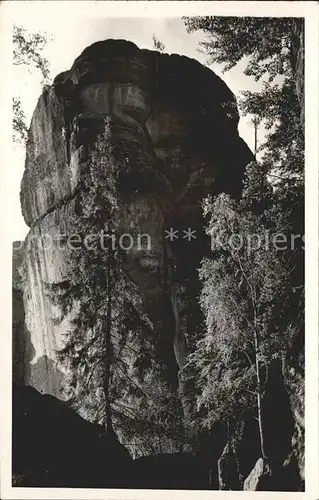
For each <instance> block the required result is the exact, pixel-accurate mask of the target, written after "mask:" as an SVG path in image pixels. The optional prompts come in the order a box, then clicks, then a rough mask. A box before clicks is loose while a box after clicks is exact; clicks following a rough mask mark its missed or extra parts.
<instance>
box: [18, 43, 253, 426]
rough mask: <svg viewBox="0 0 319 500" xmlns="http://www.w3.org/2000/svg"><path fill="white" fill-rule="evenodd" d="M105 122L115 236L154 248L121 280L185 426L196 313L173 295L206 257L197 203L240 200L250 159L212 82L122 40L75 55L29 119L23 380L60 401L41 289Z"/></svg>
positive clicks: (227, 102) (62, 251)
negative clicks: (116, 183) (113, 176)
mask: <svg viewBox="0 0 319 500" xmlns="http://www.w3.org/2000/svg"><path fill="white" fill-rule="evenodd" d="M106 118H107V119H108V123H109V126H110V130H111V143H112V148H113V154H114V157H115V160H116V164H117V168H118V169H119V171H120V178H121V182H120V187H119V196H120V197H121V199H122V201H123V205H122V207H121V211H120V212H119V214H118V220H119V227H120V228H121V231H122V233H130V234H131V235H132V236H133V237H135V236H136V235H137V234H144V233H147V234H148V235H149V236H150V238H151V241H152V246H151V249H138V250H137V249H136V248H135V247H134V248H133V249H132V250H130V251H128V259H129V261H130V264H131V265H130V266H129V267H130V268H131V275H132V277H134V279H135V281H136V282H137V283H138V285H139V287H140V291H141V294H142V296H143V301H144V304H145V308H146V312H147V314H148V316H149V317H150V318H151V320H152V323H153V324H154V325H155V328H156V331H157V332H158V338H159V339H161V343H162V345H161V352H162V353H163V357H164V359H163V361H164V364H166V365H167V367H168V370H169V372H170V373H171V376H172V379H173V381H174V380H175V383H176V384H177V386H178V387H179V393H180V397H181V401H182V406H183V408H184V413H185V419H186V420H187V419H188V418H190V411H191V402H190V401H189V400H188V396H187V387H186V382H185V381H183V380H181V379H180V378H179V377H178V372H179V370H180V369H181V368H182V367H183V364H184V360H185V356H186V354H187V342H188V340H187V339H189V338H191V335H192V332H193V331H194V329H195V328H196V327H197V325H195V322H194V319H193V320H192V318H194V317H195V316H196V314H197V317H198V314H199V311H198V306H194V305H192V304H189V303H187V304H186V303H183V300H184V299H183V297H184V296H185V295H186V296H187V294H188V295H189V293H190V291H192V293H193V294H196V291H197V289H198V277H197V268H198V264H199V262H200V261H201V259H202V258H203V256H204V255H205V254H206V253H207V252H208V251H209V241H208V238H207V237H206V236H205V234H204V230H203V221H202V215H201V207H200V203H201V200H202V198H203V197H204V196H205V195H207V194H209V193H217V192H220V191H222V190H223V191H227V192H230V193H232V194H234V195H236V194H238V193H239V192H240V190H241V180H242V176H243V171H244V168H245V165H246V164H247V163H248V162H249V161H250V160H251V159H252V154H251V152H250V151H249V149H248V147H247V146H246V144H245V143H244V142H243V141H242V139H241V138H240V137H239V135H238V131H237V125H238V112H237V108H236V103H235V98H234V96H233V94H232V93H231V91H230V90H229V89H228V88H227V86H226V85H225V84H224V82H223V81H222V80H221V79H220V78H219V77H217V76H216V75H215V74H214V73H213V72H212V71H210V70H209V69H208V68H205V67H203V66H202V65H200V64H199V63H198V62H196V61H195V60H191V59H188V58H186V57H183V56H179V55H166V54H160V53H157V52H153V51H148V50H140V49H138V48H137V47H136V46H135V45H134V44H132V43H130V42H127V41H122V40H106V41H103V42H98V43H95V44H94V45H92V46H90V47H88V48H87V49H85V50H84V51H83V53H82V54H81V55H80V56H79V57H78V58H77V59H76V60H75V62H74V64H73V66H72V68H71V69H70V70H69V71H66V72H64V73H62V74H60V75H58V76H57V77H56V78H55V80H54V83H53V85H52V86H51V87H50V88H47V89H45V90H44V91H43V94H42V95H41V97H40V99H39V101H38V104H37V107H36V109H35V112H34V115H33V118H32V122H31V129H30V139H29V143H28V147H27V156H26V163H25V172H24V176H23V180H22V184H21V205H22V211H23V215H24V218H25V221H26V223H27V224H28V225H29V226H30V232H29V234H28V236H27V238H26V241H25V260H24V270H25V287H24V303H25V314H26V326H27V328H28V330H29V332H30V335H31V340H32V343H33V345H34V348H35V358H34V360H33V364H31V373H30V379H29V381H30V383H31V385H33V386H34V387H36V388H37V389H38V390H44V391H45V392H49V393H51V394H53V395H56V396H58V397H62V396H61V390H60V389H61V387H60V374H59V372H56V368H55V366H54V351H55V350H56V349H58V348H59V346H61V336H62V334H63V333H64V332H65V331H66V329H67V328H68V324H67V321H65V322H64V323H62V325H60V326H59V327H58V326H56V325H55V324H54V323H53V317H54V315H55V314H56V311H55V310H54V308H53V306H52V303H51V301H50V299H49V298H48V296H47V294H46V293H45V286H44V284H45V282H49V283H55V282H59V281H62V280H63V278H64V276H65V274H66V272H67V266H68V260H67V249H66V247H65V246H64V245H63V241H62V240H63V238H61V236H62V235H69V234H70V233H72V227H71V223H70V221H71V220H72V217H74V214H75V212H76V201H77V196H78V194H79V192H80V191H81V189H82V185H81V179H82V177H81V176H82V173H83V169H85V168H86V166H87V164H88V162H89V160H90V158H91V156H92V154H93V151H94V147H95V141H96V137H97V135H98V133H100V132H101V130H103V127H104V123H105V119H106ZM171 227H173V228H174V229H176V230H178V231H179V234H180V238H179V239H178V241H177V240H176V241H172V242H169V240H168V239H167V238H165V229H169V228H171ZM189 227H190V228H191V229H192V230H194V231H196V233H195V234H196V240H194V241H192V242H189V241H187V239H185V238H182V235H183V234H184V233H183V230H187V229H188V228H189ZM61 242H62V243H61ZM184 292H186V293H184ZM192 307H193V309H192ZM196 307H197V310H196ZM43 356H44V357H45V358H44V359H45V360H46V363H42V365H43V368H44V369H46V370H47V373H46V376H41V377H40V379H39V378H38V377H37V375H36V373H37V372H36V369H35V368H34V367H35V365H36V363H37V362H38V360H39V359H41V358H42V357H43ZM42 365H41V366H42ZM44 380H46V381H47V382H44Z"/></svg>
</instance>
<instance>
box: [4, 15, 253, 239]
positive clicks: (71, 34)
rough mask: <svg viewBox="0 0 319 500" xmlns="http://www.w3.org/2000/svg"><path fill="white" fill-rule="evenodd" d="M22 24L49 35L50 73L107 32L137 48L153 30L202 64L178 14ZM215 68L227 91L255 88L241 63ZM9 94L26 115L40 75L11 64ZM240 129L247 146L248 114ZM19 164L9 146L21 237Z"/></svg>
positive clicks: (147, 44) (19, 151)
mask: <svg viewBox="0 0 319 500" xmlns="http://www.w3.org/2000/svg"><path fill="white" fill-rule="evenodd" d="M15 22H16V24H17V25H18V26H22V27H24V28H25V29H27V30H28V31H30V32H43V31H45V32H47V34H48V35H49V37H51V38H52V40H51V41H49V42H48V44H47V48H46V51H45V56H46V57H47V59H48V60H49V63H50V68H51V76H52V78H54V77H55V76H56V75H57V74H58V73H60V72H61V71H65V70H67V69H69V68H70V67H71V65H72V63H73V61H74V59H75V58H76V57H77V56H78V55H79V54H80V52H82V50H83V49H84V48H85V47H87V46H88V45H90V44H92V43H94V42H96V41H98V40H104V39H107V38H121V39H125V40H131V41H132V42H134V43H135V44H136V45H138V46H139V47H140V48H147V49H152V48H153V39H152V37H153V35H155V36H156V37H157V38H158V39H159V40H160V41H161V42H162V43H163V44H164V45H165V52H167V53H178V54H184V55H186V56H188V57H192V58H194V59H197V60H198V61H200V62H201V63H203V64H205V63H206V59H205V55H204V54H202V53H201V52H199V50H198V49H199V41H200V40H203V36H204V35H203V33H200V32H196V33H192V34H187V33H186V29H185V26H184V23H183V21H182V20H181V19H180V18H134V19H132V18H105V17H104V18H94V19H87V18H86V19H83V18H77V17H74V18H73V17H71V18H67V19H66V18H63V16H61V19H59V21H58V22H57V18H56V17H54V18H53V20H52V18H51V16H47V17H43V16H41V17H38V18H34V17H31V16H30V17H29V18H27V19H23V20H22V21H19V20H18V19H17V20H15ZM210 67H211V69H212V70H213V71H215V73H217V74H218V75H219V76H221V77H222V78H223V80H224V81H225V82H226V83H227V85H228V86H229V88H230V89H231V90H232V92H233V93H234V94H235V95H236V96H238V95H239V93H240V91H242V90H256V89H257V88H258V86H257V84H256V83H255V82H254V81H253V80H252V78H250V77H247V76H245V75H244V74H243V72H242V65H238V66H237V67H236V68H234V69H233V70H231V71H229V72H227V73H225V74H223V73H222V68H221V67H220V66H219V65H212V66H210ZM13 74H14V81H13V95H16V96H19V97H20V99H21V101H22V105H23V108H24V111H25V114H26V116H27V119H28V121H29V120H30V119H31V116H32V112H33V110H34V108H35V105H36V102H37V99H38V97H39V95H40V93H41V85H40V76H39V75H38V74H37V73H35V72H33V73H30V72H29V71H28V70H27V68H26V67H22V66H19V67H17V66H16V67H14V69H13ZM239 132H240V135H241V136H242V137H243V139H244V140H245V141H246V142H247V144H248V145H249V146H250V148H251V149H253V144H254V130H253V126H252V125H251V124H250V123H249V121H248V120H247V119H241V120H240V124H239ZM23 169H24V150H23V148H21V147H17V148H16V150H15V151H14V170H13V172H14V178H13V182H12V189H13V193H12V197H13V199H14V200H16V201H14V203H13V207H12V208H13V214H12V216H13V231H12V233H13V238H14V239H15V240H19V239H24V237H25V236H26V234H27V232H28V228H27V226H26V225H25V223H24V221H23V218H22V215H21V210H20V201H19V190H20V181H21V178H22V174H23Z"/></svg>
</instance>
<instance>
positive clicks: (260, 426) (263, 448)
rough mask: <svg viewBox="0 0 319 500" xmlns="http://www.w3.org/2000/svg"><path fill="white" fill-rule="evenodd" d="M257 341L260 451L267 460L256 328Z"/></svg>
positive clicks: (256, 344)
mask: <svg viewBox="0 0 319 500" xmlns="http://www.w3.org/2000/svg"><path fill="white" fill-rule="evenodd" d="M254 340H255V351H256V378H257V391H256V392H257V414H258V427H259V437H260V449H261V455H262V458H266V453H265V442H264V428H263V411H262V398H261V381H260V363H259V359H258V355H259V341H258V333H257V330H256V328H255V332H254Z"/></svg>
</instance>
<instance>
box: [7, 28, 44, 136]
mask: <svg viewBox="0 0 319 500" xmlns="http://www.w3.org/2000/svg"><path fill="white" fill-rule="evenodd" d="M12 36H13V65H14V66H26V67H28V68H29V69H30V70H31V69H36V70H37V71H39V72H40V74H41V78H42V82H41V83H42V85H45V84H47V83H48V82H49V76H50V69H49V62H48V60H47V59H46V58H45V57H44V55H43V51H44V49H45V46H46V44H47V40H48V37H47V34H46V33H28V32H27V31H26V30H25V29H24V28H22V27H21V26H15V25H14V26H13V33H12ZM27 135H28V126H27V123H26V116H25V113H24V111H23V106H22V103H21V98H20V97H17V96H15V97H13V141H14V142H15V143H22V144H24V143H25V142H26V140H27Z"/></svg>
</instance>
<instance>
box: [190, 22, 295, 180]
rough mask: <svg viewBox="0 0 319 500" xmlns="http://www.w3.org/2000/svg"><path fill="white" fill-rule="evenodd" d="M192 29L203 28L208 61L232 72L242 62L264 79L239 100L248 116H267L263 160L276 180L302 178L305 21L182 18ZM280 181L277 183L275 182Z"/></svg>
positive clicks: (255, 76)
mask: <svg viewBox="0 0 319 500" xmlns="http://www.w3.org/2000/svg"><path fill="white" fill-rule="evenodd" d="M184 22H185V25H186V28H187V30H188V31H189V32H192V31H194V30H203V32H204V33H205V35H206V39H205V40H204V41H203V42H202V43H201V45H202V48H203V50H204V52H205V53H206V54H207V58H208V63H209V64H213V63H217V64H222V65H223V66H224V71H228V70H230V69H231V68H233V67H234V66H236V65H237V64H238V63H239V62H242V63H243V64H244V70H243V71H244V74H246V75H247V76H250V77H252V78H253V79H254V80H255V81H257V82H258V81H260V82H261V83H262V89H261V91H255V92H252V91H244V92H242V96H241V98H240V101H239V104H240V108H241V110H242V112H243V114H244V115H253V116H254V117H259V119H260V120H262V121H263V124H264V125H265V128H266V130H267V134H266V138H265V141H264V143H263V145H262V147H261V150H262V151H263V153H264V157H263V163H264V164H267V166H268V169H269V174H270V175H273V180H275V179H276V180H277V181H279V180H280V179H281V180H282V183H283V184H284V185H287V184H289V185H291V183H294V184H295V183H296V182H299V181H301V184H302V183H303V164H304V158H303V151H304V137H303V126H302V125H303V124H302V123H301V114H300V106H301V105H302V103H300V101H299V99H298V95H297V90H296V81H295V74H294V72H295V71H294V67H295V62H294V60H295V45H294V44H295V32H294V28H295V26H296V24H299V25H300V24H301V23H302V20H300V19H293V18H258V17H195V18H184ZM277 183H278V182H277Z"/></svg>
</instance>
